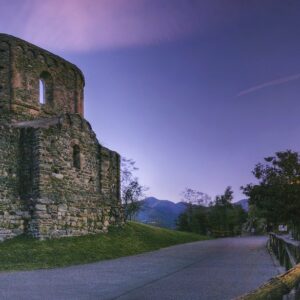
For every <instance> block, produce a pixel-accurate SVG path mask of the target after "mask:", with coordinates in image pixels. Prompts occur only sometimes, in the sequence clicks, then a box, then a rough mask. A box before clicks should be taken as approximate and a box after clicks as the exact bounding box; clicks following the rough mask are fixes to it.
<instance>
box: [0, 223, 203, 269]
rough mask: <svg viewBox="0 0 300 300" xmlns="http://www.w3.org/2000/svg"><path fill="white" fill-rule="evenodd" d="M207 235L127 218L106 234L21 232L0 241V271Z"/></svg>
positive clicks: (83, 259) (144, 248)
mask: <svg viewBox="0 0 300 300" xmlns="http://www.w3.org/2000/svg"><path fill="white" fill-rule="evenodd" d="M204 239H207V237H204V236H200V235H197V234H191V233H185V232H178V231H172V230H167V229H162V228H157V227H152V226H147V225H142V224H139V223H134V222H129V223H127V224H126V225H125V227H124V228H112V229H111V230H110V231H109V233H108V234H99V235H88V236H82V237H67V238H62V239H54V240H46V241H38V240H35V239H33V238H29V237H25V236H21V237H17V238H14V239H11V240H7V241H5V242H3V243H0V271H7V270H30V269H41V268H53V267H62V266H69V265H75V264H83V263H90V262H96V261H99V260H104V259H112V258H117V257H122V256H128V255H133V254H138V253H142V252H147V251H151V250H156V249H160V248H163V247H167V246H171V245H176V244H182V243H187V242H193V241H200V240H204Z"/></svg>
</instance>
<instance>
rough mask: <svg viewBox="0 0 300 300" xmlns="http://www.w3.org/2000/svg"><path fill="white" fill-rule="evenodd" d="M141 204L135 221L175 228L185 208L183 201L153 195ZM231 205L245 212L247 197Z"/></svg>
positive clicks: (247, 208)
mask: <svg viewBox="0 0 300 300" xmlns="http://www.w3.org/2000/svg"><path fill="white" fill-rule="evenodd" d="M141 204H142V205H141V209H140V210H139V212H138V213H137V215H136V216H135V217H134V220H135V221H138V222H141V223H144V224H150V225H155V226H159V227H165V228H169V229H176V221H177V219H178V217H179V215H180V214H182V213H183V212H185V210H186V208H187V204H186V203H184V202H178V203H174V202H172V201H170V200H159V199H157V198H155V197H147V198H145V199H144V200H142V201H141ZM233 205H241V206H242V208H243V209H244V210H245V211H246V212H248V210H249V205H248V199H242V200H240V201H237V202H234V203H233Z"/></svg>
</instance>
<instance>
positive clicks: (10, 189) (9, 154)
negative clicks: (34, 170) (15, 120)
mask: <svg viewBox="0 0 300 300" xmlns="http://www.w3.org/2000/svg"><path fill="white" fill-rule="evenodd" d="M0 132H1V134H0V240H2V239H3V238H6V237H11V236H15V235H18V234H21V233H23V231H24V230H25V227H26V223H27V220H28V217H29V212H28V206H27V203H26V202H24V201H23V200H22V199H21V197H20V193H19V192H20V187H21V182H22V181H21V178H20V176H19V175H20V170H21V168H20V163H21V156H20V150H21V148H20V130H16V129H15V128H13V127H11V126H4V125H2V126H0Z"/></svg>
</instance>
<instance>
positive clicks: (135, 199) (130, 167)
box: [121, 158, 147, 220]
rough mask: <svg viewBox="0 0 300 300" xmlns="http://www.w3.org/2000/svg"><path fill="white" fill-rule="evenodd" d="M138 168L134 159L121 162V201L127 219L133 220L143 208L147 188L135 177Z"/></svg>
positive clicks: (123, 159)
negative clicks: (142, 202) (142, 203)
mask: <svg viewBox="0 0 300 300" xmlns="http://www.w3.org/2000/svg"><path fill="white" fill-rule="evenodd" d="M137 170H138V168H137V167H136V165H135V161H134V160H132V159H126V158H122V161H121V200H122V203H123V207H124V213H125V219H126V220H128V219H129V220H131V219H132V218H133V217H134V215H135V214H136V213H137V212H138V211H139V209H140V208H141V202H140V201H141V200H142V198H143V197H144V192H145V191H146V190H147V189H146V187H144V186H142V185H140V183H139V180H138V178H137V177H136V176H134V175H133V173H134V172H135V171H137Z"/></svg>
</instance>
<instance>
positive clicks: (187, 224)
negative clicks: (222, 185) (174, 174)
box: [177, 186, 247, 236]
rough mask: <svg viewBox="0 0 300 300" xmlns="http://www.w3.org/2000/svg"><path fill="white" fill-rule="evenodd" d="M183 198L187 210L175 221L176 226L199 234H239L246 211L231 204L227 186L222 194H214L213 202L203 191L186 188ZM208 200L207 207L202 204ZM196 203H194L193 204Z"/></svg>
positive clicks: (230, 193) (231, 194)
mask: <svg viewBox="0 0 300 300" xmlns="http://www.w3.org/2000/svg"><path fill="white" fill-rule="evenodd" d="M182 194H183V195H184V198H183V199H184V200H186V202H187V205H188V206H187V210H186V211H185V212H184V213H183V214H181V215H180V216H179V218H178V221H177V228H178V229H179V230H183V231H191V232H196V233H200V234H208V232H212V233H213V235H216V236H230V235H236V234H240V233H241V230H242V225H243V224H244V223H245V221H246V219H247V213H246V212H245V211H244V210H243V209H242V207H241V206H239V205H233V204H232V200H233V191H232V189H231V187H230V186H229V187H227V188H226V189H225V192H224V194H223V195H220V196H216V199H215V201H214V202H210V199H211V198H210V197H209V196H208V195H206V194H204V193H201V192H197V191H194V190H191V189H186V190H185V191H184V193H182ZM208 202H210V205H209V207H206V206H204V205H202V204H203V203H206V204H207V203H208ZM193 203H196V204H193Z"/></svg>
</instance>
